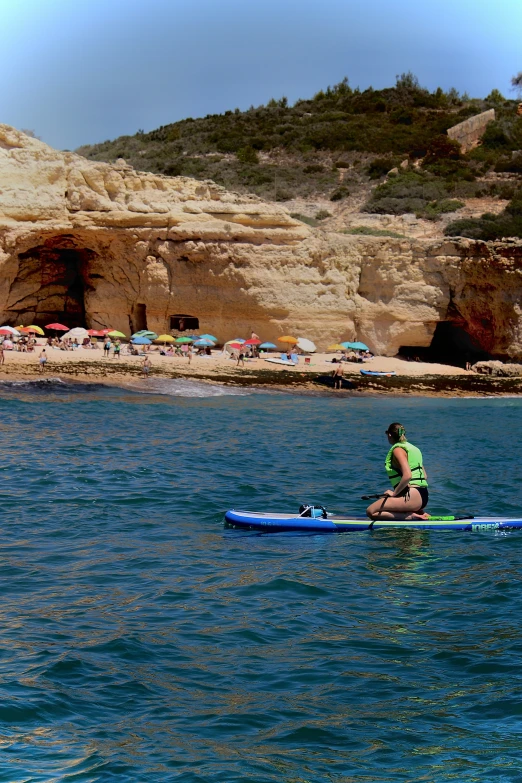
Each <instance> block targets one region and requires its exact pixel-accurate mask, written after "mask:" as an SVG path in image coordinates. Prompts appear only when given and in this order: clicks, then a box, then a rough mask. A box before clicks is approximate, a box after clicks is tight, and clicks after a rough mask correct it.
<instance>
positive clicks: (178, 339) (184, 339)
mask: <svg viewBox="0 0 522 783" xmlns="http://www.w3.org/2000/svg"><path fill="white" fill-rule="evenodd" d="M175 342H177V343H180V344H181V345H183V344H184V345H186V344H187V343H193V342H194V338H193V337H176V340H175Z"/></svg>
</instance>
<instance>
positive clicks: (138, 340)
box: [131, 337, 152, 345]
mask: <svg viewBox="0 0 522 783" xmlns="http://www.w3.org/2000/svg"><path fill="white" fill-rule="evenodd" d="M151 342H152V340H149V338H148V337H133V338H132V340H131V343H133V345H150V344H151Z"/></svg>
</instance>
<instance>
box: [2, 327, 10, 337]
mask: <svg viewBox="0 0 522 783" xmlns="http://www.w3.org/2000/svg"><path fill="white" fill-rule="evenodd" d="M0 334H1V335H2V336H3V337H7V336H8V335H11V334H12V332H10V331H9V329H0Z"/></svg>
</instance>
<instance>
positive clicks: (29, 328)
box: [20, 325, 44, 335]
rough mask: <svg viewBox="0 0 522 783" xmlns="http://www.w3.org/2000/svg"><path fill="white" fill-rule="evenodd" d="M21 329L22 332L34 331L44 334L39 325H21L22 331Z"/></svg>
mask: <svg viewBox="0 0 522 783" xmlns="http://www.w3.org/2000/svg"><path fill="white" fill-rule="evenodd" d="M22 330H23V331H24V332H35V333H36V334H41V335H43V334H44V330H43V329H41V328H40V327H39V326H33V325H31V326H22V327H21V329H20V331H22Z"/></svg>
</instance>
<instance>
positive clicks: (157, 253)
mask: <svg viewBox="0 0 522 783" xmlns="http://www.w3.org/2000/svg"><path fill="white" fill-rule="evenodd" d="M521 294H522V245H520V244H514V243H505V244H498V245H490V244H486V243H480V242H473V241H470V240H461V241H451V242H448V241H445V240H444V241H443V240H439V241H434V240H425V241H421V240H412V241H410V240H397V239H381V238H370V237H363V236H360V237H356V236H345V235H342V234H334V233H330V234H328V233H326V232H322V231H311V230H310V229H309V228H308V227H307V226H305V225H304V224H302V223H300V222H298V221H295V220H293V219H292V218H291V217H290V216H289V214H288V213H287V212H286V210H284V209H283V208H281V207H279V206H278V205H273V204H267V203H265V202H263V201H261V200H260V199H258V198H257V197H254V196H252V197H245V196H239V195H237V194H234V193H229V192H226V191H225V190H224V189H223V188H220V187H218V186H217V185H215V184H214V183H212V182H197V181H195V180H191V179H187V178H183V177H172V178H169V177H162V176H156V175H153V174H146V173H140V172H136V171H134V170H133V169H131V168H130V167H128V166H127V165H126V164H125V162H124V161H120V162H118V163H117V164H115V165H113V166H111V165H108V164H103V163H93V162H90V161H87V160H85V159H84V158H82V157H80V156H78V155H75V154H73V153H68V152H66V153H62V152H57V151H55V150H52V149H51V148H49V147H48V146H46V145H45V144H43V143H42V142H39V141H37V140H36V139H32V138H29V137H27V136H25V135H24V134H23V133H20V132H18V131H16V130H14V129H13V128H10V127H8V126H6V125H0V320H1V321H2V322H4V323H10V324H13V325H16V324H18V323H36V324H45V323H48V322H49V321H50V320H60V321H64V323H66V324H68V325H71V326H72V325H76V324H82V325H83V324H86V325H87V326H88V327H92V328H96V327H100V328H101V327H104V326H111V327H113V328H116V329H120V330H121V331H123V332H125V333H127V334H128V333H129V330H131V331H134V330H135V329H137V328H142V327H143V326H145V324H146V326H147V327H148V328H150V329H153V330H155V331H157V332H158V333H160V332H165V331H169V330H170V327H171V318H172V317H174V316H179V315H184V316H185V317H187V316H192V317H195V318H198V319H199V326H200V329H201V331H205V332H211V333H213V334H217V335H218V336H220V337H222V338H230V337H234V336H238V335H239V334H247V333H248V332H249V331H250V330H251V329H254V330H255V331H256V332H257V333H258V334H262V336H263V337H264V338H265V339H275V338H277V336H278V335H279V336H280V335H281V334H283V333H294V334H295V333H297V334H299V335H302V336H307V337H311V338H312V339H314V340H315V341H316V342H317V343H318V345H319V346H326V345H327V344H328V343H330V342H332V341H334V340H335V341H337V340H339V339H355V338H357V339H361V340H363V341H364V342H367V343H368V344H369V345H370V346H371V347H372V348H373V349H374V350H375V351H378V352H380V353H385V354H395V353H396V352H397V351H398V349H399V348H400V347H401V346H405V345H407V346H428V345H430V343H431V340H432V337H433V334H434V332H435V329H436V326H437V324H438V323H440V322H451V323H453V324H456V325H457V326H459V327H462V328H463V329H464V330H465V331H466V332H468V334H470V335H471V336H472V337H473V338H474V339H475V340H476V341H477V342H478V343H479V344H480V345H481V346H482V347H483V348H484V349H485V350H487V351H490V352H491V353H493V354H496V355H506V356H511V357H522V317H521V310H520V301H521Z"/></svg>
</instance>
